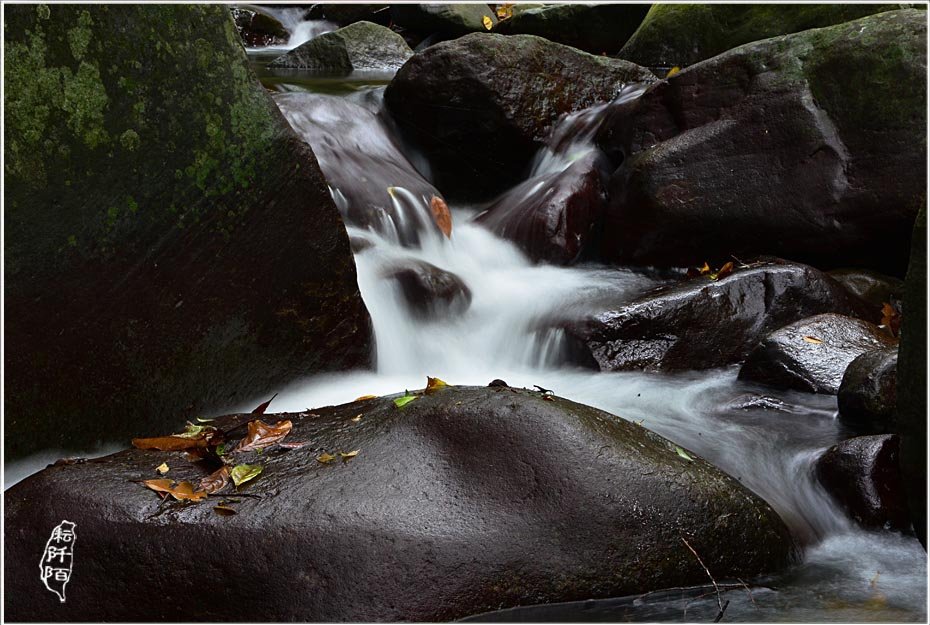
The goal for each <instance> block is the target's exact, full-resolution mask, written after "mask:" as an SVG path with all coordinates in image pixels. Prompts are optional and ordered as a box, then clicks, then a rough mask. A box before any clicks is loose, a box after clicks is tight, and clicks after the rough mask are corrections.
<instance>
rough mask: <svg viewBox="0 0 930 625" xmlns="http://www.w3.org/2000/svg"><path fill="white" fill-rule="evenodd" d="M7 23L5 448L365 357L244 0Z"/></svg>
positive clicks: (351, 300) (199, 408)
mask: <svg viewBox="0 0 930 625" xmlns="http://www.w3.org/2000/svg"><path fill="white" fill-rule="evenodd" d="M156 24H157V25H159V26H158V27H157V28H155V27H153V25H156ZM4 29H5V30H4V32H5V37H6V39H5V48H4V50H5V58H6V70H5V74H4V98H5V99H4V102H5V106H6V116H5V123H6V135H5V138H6V143H5V148H4V150H5V151H4V155H5V171H4V198H5V201H6V206H5V213H4V224H5V228H6V234H7V239H6V244H5V248H4V259H5V263H6V264H5V272H4V278H5V285H4V287H5V290H4V294H5V306H6V308H5V312H6V317H5V324H6V325H5V333H4V338H5V345H6V356H5V365H6V377H5V385H6V391H7V394H6V400H5V406H4V407H5V418H6V437H5V448H6V453H7V458H10V457H11V456H12V457H19V456H22V455H25V454H28V453H31V452H33V451H35V450H37V449H42V448H72V449H73V448H84V449H86V448H88V447H90V446H93V445H95V444H97V442H98V441H110V440H126V439H127V438H128V436H130V435H131V434H132V433H144V432H147V431H154V432H158V431H161V430H162V429H163V428H167V427H169V426H170V427H175V426H176V424H178V423H179V422H180V423H183V421H184V419H185V418H187V419H193V418H194V417H195V416H198V415H203V414H205V413H207V412H209V411H214V410H220V409H223V408H224V407H226V406H229V405H231V404H237V403H239V402H242V401H246V400H247V399H248V398H250V397H255V396H256V395H259V394H264V393H268V392H269V391H270V390H272V389H278V388H281V385H282V384H285V383H287V381H288V380H294V379H296V378H298V377H303V376H306V375H309V374H312V373H314V372H320V371H333V370H342V369H348V368H354V367H360V366H365V365H366V364H367V363H368V362H369V360H370V348H371V331H370V321H369V319H368V314H367V312H366V310H365V307H364V304H363V303H362V300H361V297H360V295H359V292H358V284H357V278H356V273H355V264H354V262H353V259H352V255H351V253H350V251H349V241H348V237H347V236H346V231H345V226H344V225H343V222H342V220H341V219H340V217H339V213H338V211H337V210H336V207H335V206H334V205H333V202H332V200H331V198H330V197H329V194H328V193H327V190H326V184H325V182H324V180H323V176H322V174H321V173H320V170H319V167H318V166H317V163H316V158H315V157H314V155H313V153H312V152H311V151H310V150H309V149H308V148H307V147H306V145H305V144H304V143H303V142H302V141H300V139H299V138H298V137H297V136H295V135H294V134H293V132H292V131H291V129H290V128H289V127H288V125H287V123H286V122H285V121H284V119H283V118H282V117H281V114H280V112H279V111H278V109H277V107H276V106H275V104H274V102H273V101H272V100H271V98H270V97H269V96H268V94H267V93H266V92H265V91H264V89H262V88H261V87H260V86H259V84H258V82H257V81H256V79H255V77H254V75H253V74H252V72H251V71H250V70H249V66H248V61H247V59H246V56H245V53H244V51H243V49H242V45H241V43H240V41H239V37H238V35H237V33H236V29H235V25H234V24H233V21H232V18H231V17H230V15H229V10H228V9H227V8H226V7H224V6H218V5H217V6H208V5H78V4H75V5H28V6H27V5H19V6H16V7H9V8H8V10H7V11H6V22H5V24H4ZM127 50H131V51H132V52H131V54H130V53H126V51H127ZM77 61H79V63H78V62H77ZM178 67H183V68H184V71H178V69H177V68H178ZM37 107H40V108H37ZM41 111H45V114H42V113H41ZM68 605H69V606H70V605H71V604H70V603H69V604H68Z"/></svg>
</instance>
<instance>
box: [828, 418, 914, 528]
mask: <svg viewBox="0 0 930 625" xmlns="http://www.w3.org/2000/svg"><path fill="white" fill-rule="evenodd" d="M898 446H899V441H898V437H897V436H895V435H893V434H883V435H878V436H860V437H857V438H851V439H849V440H845V441H843V442H842V443H839V444H837V445H834V446H833V447H831V448H830V449H828V450H827V451H826V452H825V453H824V454H823V456H821V457H820V458H819V459H818V460H817V464H816V465H815V470H816V473H817V478H818V479H819V480H820V483H821V484H823V487H824V488H825V489H826V490H827V492H829V493H830V494H831V495H832V496H833V497H834V498H835V499H836V500H837V501H839V502H840V504H841V505H842V506H843V507H844V508H845V509H846V511H847V512H848V513H849V515H850V516H851V517H852V518H854V519H855V520H856V522H857V523H859V525H862V526H864V527H869V528H889V529H896V530H903V529H907V528H908V527H910V525H911V523H910V520H909V518H908V511H907V503H906V501H905V498H904V485H903V484H902V482H901V471H900V469H899V467H898Z"/></svg>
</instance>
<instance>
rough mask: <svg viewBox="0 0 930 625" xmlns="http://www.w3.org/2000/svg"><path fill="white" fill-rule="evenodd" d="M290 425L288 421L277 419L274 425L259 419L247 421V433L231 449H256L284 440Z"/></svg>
mask: <svg viewBox="0 0 930 625" xmlns="http://www.w3.org/2000/svg"><path fill="white" fill-rule="evenodd" d="M292 426H293V424H292V423H291V422H290V421H278V422H277V423H276V424H275V425H268V424H267V423H265V422H264V421H262V420H261V419H255V420H254V421H249V433H248V434H246V436H245V438H243V439H242V440H241V441H239V444H238V445H237V446H236V448H235V449H233V451H234V452H235V451H256V450H259V449H264V448H265V447H269V446H271V445H274V444H275V443H277V442H280V441H282V440H284V437H285V436H287V435H288V434H289V433H290V431H291V427H292Z"/></svg>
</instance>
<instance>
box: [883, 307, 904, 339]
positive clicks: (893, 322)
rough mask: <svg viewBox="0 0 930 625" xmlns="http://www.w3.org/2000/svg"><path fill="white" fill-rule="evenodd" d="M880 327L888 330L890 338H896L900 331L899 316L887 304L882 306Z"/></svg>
mask: <svg viewBox="0 0 930 625" xmlns="http://www.w3.org/2000/svg"><path fill="white" fill-rule="evenodd" d="M882 325H883V326H885V327H886V328H887V329H888V331H889V332H890V333H891V336H898V332H899V331H900V330H901V315H900V314H899V313H898V311H897V310H895V307H894V306H892V305H891V304H889V303H888V302H885V303H884V304H882Z"/></svg>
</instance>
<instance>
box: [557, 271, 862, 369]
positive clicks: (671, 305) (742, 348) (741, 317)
mask: <svg viewBox="0 0 930 625" xmlns="http://www.w3.org/2000/svg"><path fill="white" fill-rule="evenodd" d="M594 310H595V312H593V313H591V314H590V315H589V316H588V317H586V318H584V319H581V320H579V321H575V322H569V323H568V324H567V328H566V330H567V332H568V334H569V335H570V336H571V337H572V338H573V339H574V341H575V342H576V343H577V348H576V349H575V351H576V352H577V353H580V354H582V360H581V362H582V363H584V362H585V361H587V362H592V361H593V363H594V364H595V365H596V367H597V368H599V369H601V370H602V371H623V370H631V369H633V370H635V369H646V370H650V371H676V370H687V369H707V368H712V367H720V366H724V365H728V364H732V363H735V362H739V361H741V360H743V359H744V358H745V357H746V355H747V354H748V353H749V352H750V351H751V350H752V349H753V347H755V346H756V344H757V343H758V342H759V341H760V340H761V339H762V338H763V337H765V335H766V334H768V333H769V332H771V331H772V330H774V329H776V328H779V327H781V326H783V325H784V324H786V323H790V322H791V321H796V320H798V319H803V318H805V317H808V316H810V315H812V314H817V313H822V312H827V311H834V312H840V313H845V314H866V312H865V310H864V307H863V305H862V303H861V302H859V301H857V300H855V299H854V298H853V297H851V296H850V295H849V294H848V293H847V292H846V290H845V289H843V287H841V286H840V285H839V284H837V283H836V282H835V281H834V280H833V279H832V278H830V277H829V276H827V275H826V274H823V273H821V272H819V271H817V270H816V269H814V268H812V267H808V266H806V265H798V264H793V263H783V262H782V264H778V263H775V262H767V263H759V264H758V265H756V266H753V267H751V268H748V269H738V270H736V271H735V272H734V273H732V274H730V275H729V276H726V277H724V278H721V279H719V280H716V281H710V280H708V279H707V278H705V277H703V276H698V277H696V278H691V279H689V280H685V281H682V282H680V283H678V284H674V285H671V286H667V287H660V288H659V289H656V290H655V291H653V292H651V293H648V294H646V295H644V296H642V297H640V298H638V299H636V300H634V301H622V300H621V301H618V302H611V301H606V302H602V303H600V304H595V305H594ZM841 375H842V372H841ZM838 383H839V380H837V384H838Z"/></svg>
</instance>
